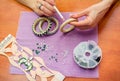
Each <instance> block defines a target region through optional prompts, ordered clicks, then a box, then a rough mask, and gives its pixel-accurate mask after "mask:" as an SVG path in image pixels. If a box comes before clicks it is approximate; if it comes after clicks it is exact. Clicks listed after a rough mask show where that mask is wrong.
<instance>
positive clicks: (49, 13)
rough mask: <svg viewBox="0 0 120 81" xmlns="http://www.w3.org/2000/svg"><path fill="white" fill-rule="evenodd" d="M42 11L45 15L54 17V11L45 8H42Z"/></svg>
mask: <svg viewBox="0 0 120 81" xmlns="http://www.w3.org/2000/svg"><path fill="white" fill-rule="evenodd" d="M40 10H41V11H43V12H44V13H46V14H48V15H49V16H52V15H53V14H54V13H53V12H52V11H50V10H49V9H47V8H46V7H45V6H42V7H41V9H40Z"/></svg>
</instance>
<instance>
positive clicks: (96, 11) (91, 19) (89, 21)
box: [70, 0, 114, 30]
mask: <svg viewBox="0 0 120 81" xmlns="http://www.w3.org/2000/svg"><path fill="white" fill-rule="evenodd" d="M113 2H114V0H103V1H101V2H100V3H98V4H95V5H93V6H91V7H89V8H87V9H85V10H83V11H81V12H80V13H78V14H73V15H71V18H75V19H78V18H80V17H82V16H86V18H85V19H84V20H81V21H74V22H71V23H70V24H71V25H74V26H76V27H78V28H79V29H82V30H84V29H89V28H91V27H94V26H95V25H96V24H97V23H98V22H99V21H100V20H101V19H102V18H103V16H104V15H105V13H106V12H107V11H108V9H109V8H110V6H111V4H112V3H113Z"/></svg>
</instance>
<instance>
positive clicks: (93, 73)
mask: <svg viewBox="0 0 120 81" xmlns="http://www.w3.org/2000/svg"><path fill="white" fill-rule="evenodd" d="M62 14H63V16H64V17H65V19H68V18H69V14H71V13H70V12H64V13H62ZM54 17H56V18H57V19H58V20H59V24H61V23H62V21H61V19H60V18H59V16H57V15H56V14H55V15H54ZM37 18H38V16H37V15H36V14H35V13H33V12H22V13H21V16H20V21H19V27H18V31H17V35H16V39H17V41H18V43H20V44H21V45H22V46H27V47H29V48H30V49H31V50H32V49H37V47H36V43H41V42H45V43H46V44H47V45H48V46H49V47H48V50H47V51H45V52H42V53H40V54H38V55H35V53H34V55H35V56H40V57H41V58H43V60H44V62H45V64H46V65H47V66H48V67H49V68H50V69H53V70H56V71H59V72H61V73H62V74H64V75H65V76H67V77H84V78H98V77H99V74H98V67H96V68H95V69H92V70H85V69H82V68H80V67H79V66H78V65H77V64H76V63H75V62H74V60H73V49H74V48H75V46H76V45H78V44H79V43H80V42H81V41H88V40H94V41H95V42H97V41H98V30H97V27H95V28H94V29H93V30H91V31H79V30H77V29H75V30H73V31H71V32H69V33H67V34H63V33H62V32H60V30H58V32H57V33H56V34H54V35H51V36H47V37H37V36H35V35H34V34H33V32H32V24H33V22H34V20H35V19H37ZM64 51H67V54H66V56H64ZM56 53H57V54H58V55H56ZM51 56H54V57H55V58H57V62H56V61H55V60H53V59H52V60H50V57H51ZM10 73H11V74H23V72H22V71H21V70H19V69H17V68H15V67H13V66H11V67H10Z"/></svg>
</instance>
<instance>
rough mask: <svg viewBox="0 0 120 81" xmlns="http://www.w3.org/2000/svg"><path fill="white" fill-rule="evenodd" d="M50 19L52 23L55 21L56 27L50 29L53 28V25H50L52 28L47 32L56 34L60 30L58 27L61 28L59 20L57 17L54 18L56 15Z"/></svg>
mask: <svg viewBox="0 0 120 81" xmlns="http://www.w3.org/2000/svg"><path fill="white" fill-rule="evenodd" d="M48 19H49V20H50V21H51V22H52V23H55V27H54V29H53V30H50V29H51V27H50V28H49V31H48V32H47V35H52V34H55V33H56V32H57V31H58V29H59V23H58V20H57V19H56V18H54V17H49V18H48Z"/></svg>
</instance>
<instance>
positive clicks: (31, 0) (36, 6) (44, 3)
mask: <svg viewBox="0 0 120 81" xmlns="http://www.w3.org/2000/svg"><path fill="white" fill-rule="evenodd" d="M17 1H19V2H20V3H22V4H24V5H26V6H28V7H29V8H31V9H32V10H33V11H34V12H35V13H37V14H38V15H40V16H41V15H45V16H51V15H53V14H54V12H55V9H54V8H53V5H55V2H54V0H17Z"/></svg>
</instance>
